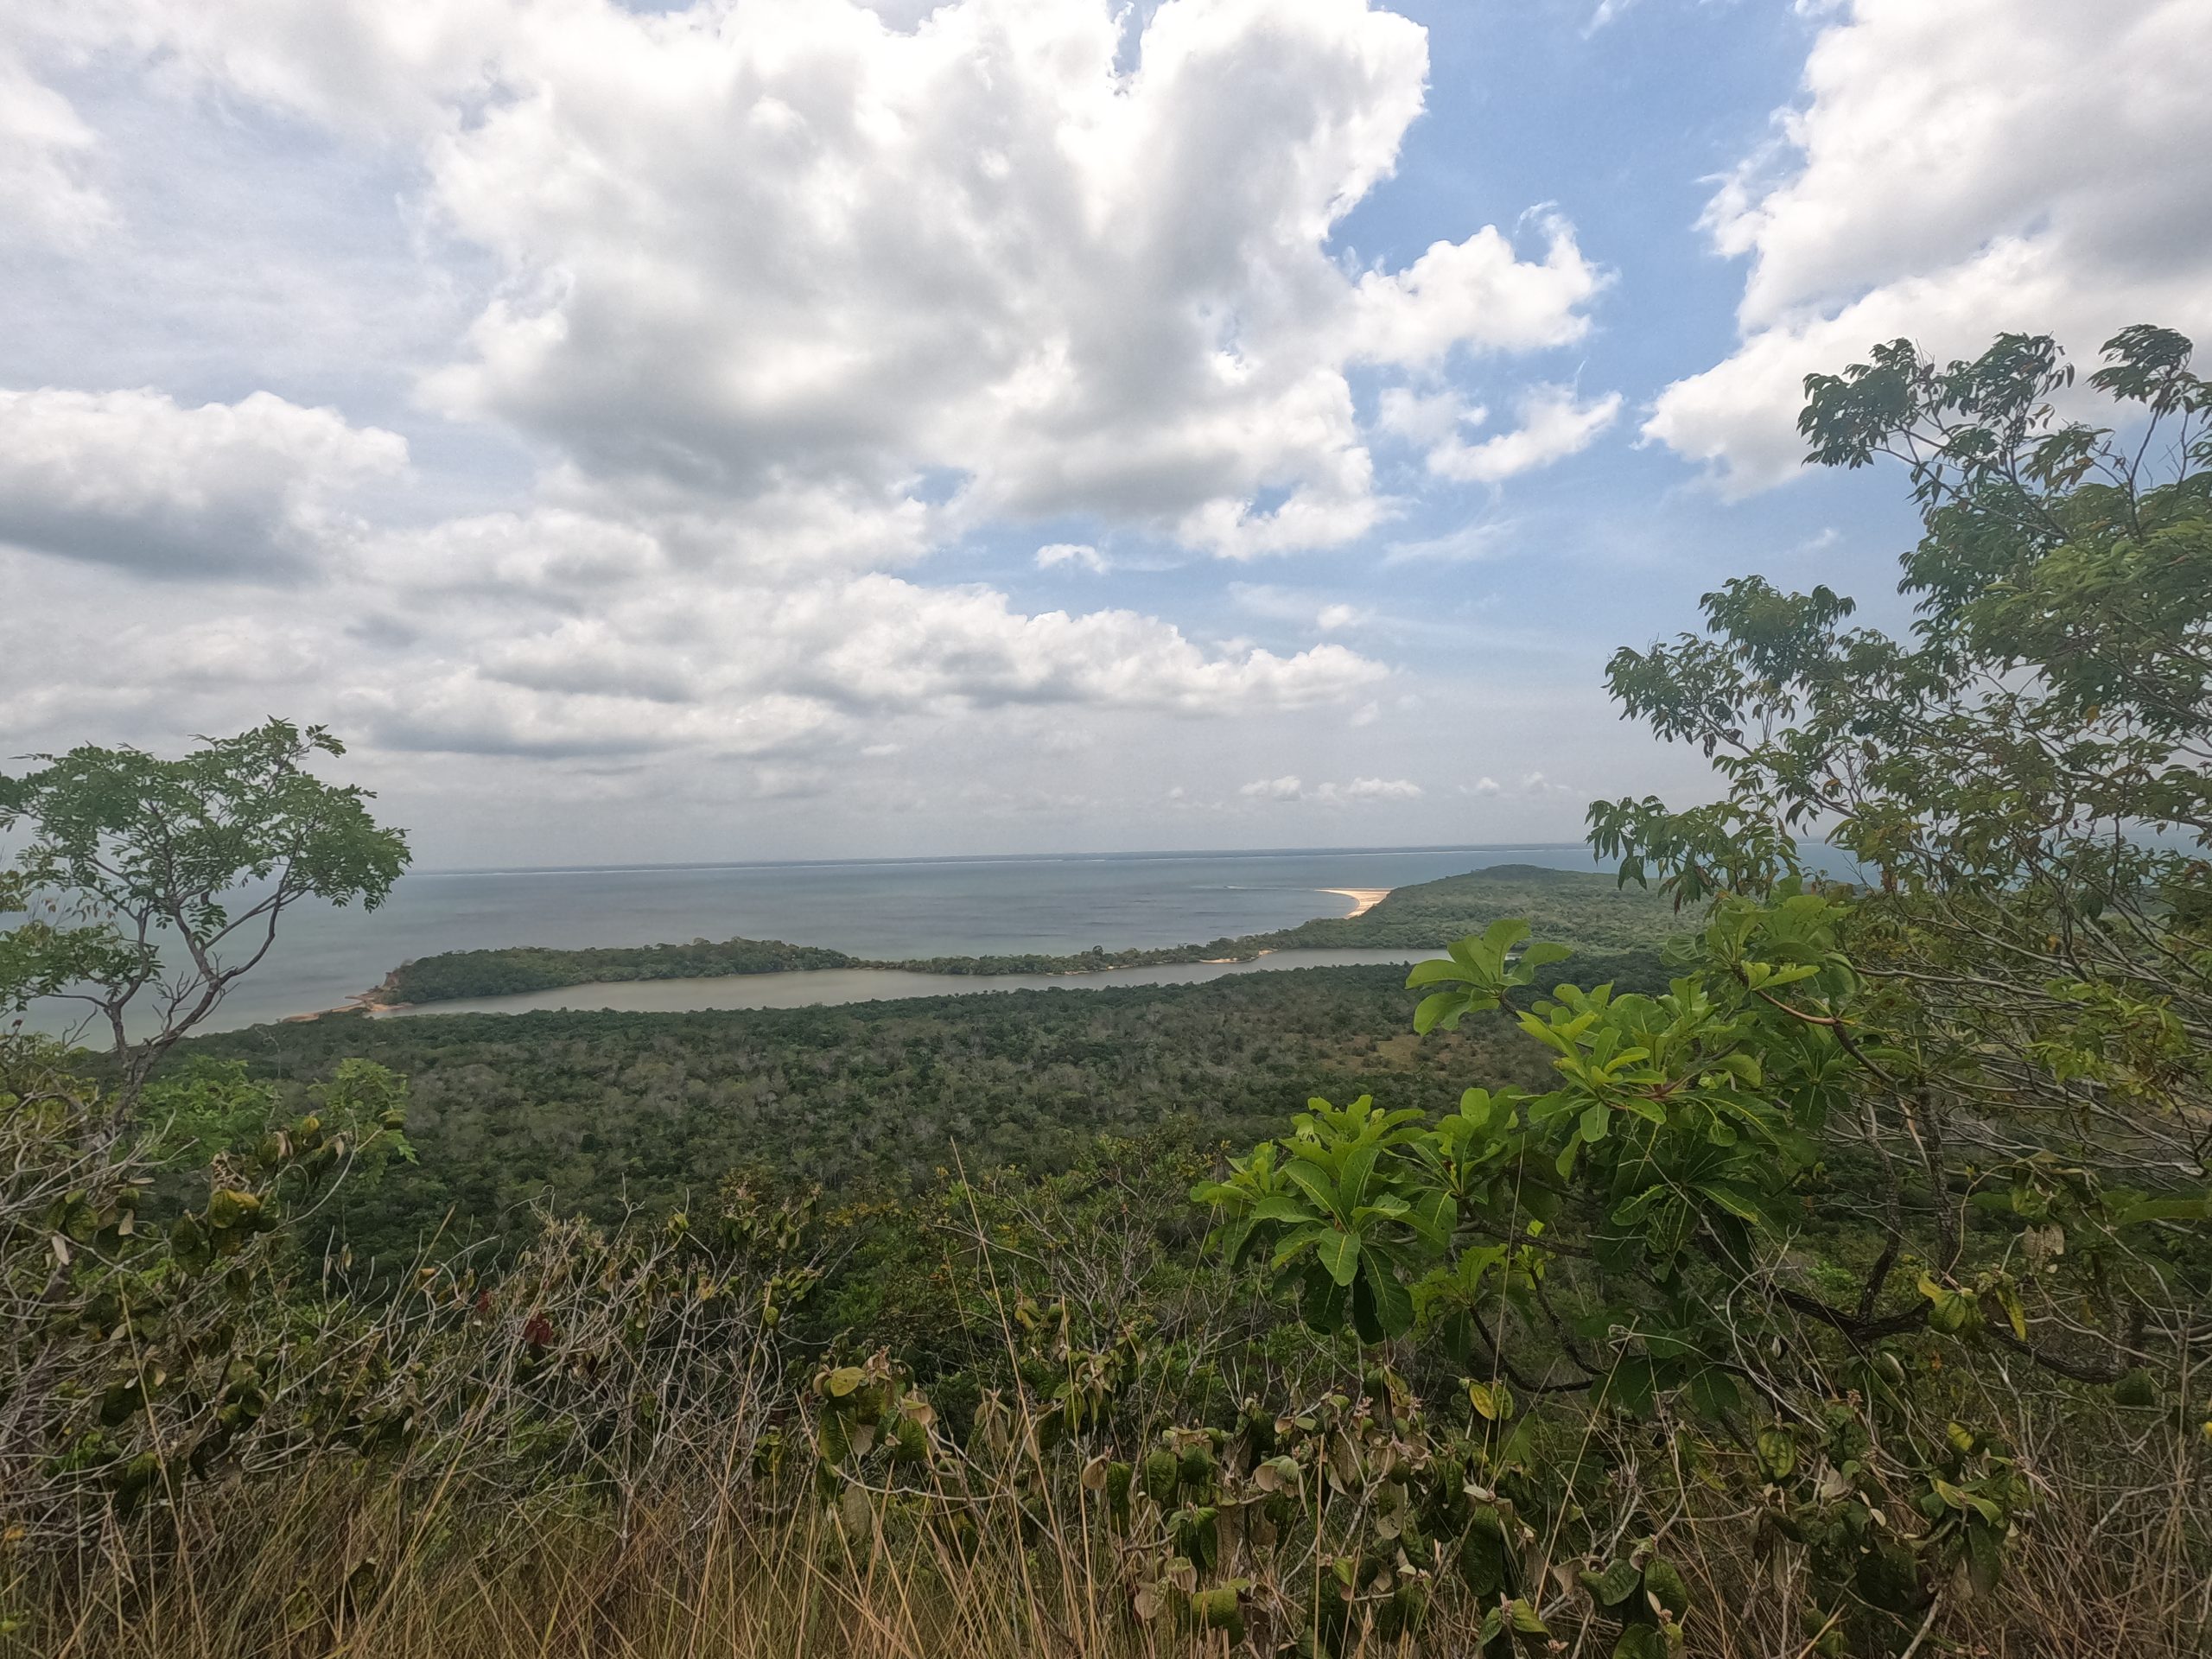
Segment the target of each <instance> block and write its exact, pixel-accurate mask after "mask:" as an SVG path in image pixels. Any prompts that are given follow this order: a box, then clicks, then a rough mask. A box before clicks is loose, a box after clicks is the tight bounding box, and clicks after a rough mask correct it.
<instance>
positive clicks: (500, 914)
mask: <svg viewBox="0 0 2212 1659" xmlns="http://www.w3.org/2000/svg"><path fill="white" fill-rule="evenodd" d="M1516 862H1520V865H1546V868H1555V869H1595V868H1597V865H1595V862H1592V858H1591V849H1588V847H1580V845H1557V842H1555V845H1533V847H1504V845H1491V847H1380V849H1360V847H1354V849H1330V852H1214V854H1115V856H1039V858H893V861H876V862H728V865H637V868H580V869H414V872H410V874H404V876H403V878H400V882H398V887H394V892H391V898H390V900H387V902H385V905H383V907H378V909H374V912H360V909H334V907H329V905H321V902H301V905H296V907H294V909H292V912H288V913H285V925H283V929H281V931H279V940H277V949H274V951H272V953H270V957H268V960H265V963H264V964H261V967H259V969H254V973H250V976H245V978H244V980H238V984H237V987H234V988H232V993H230V998H226V1002H224V1007H221V1011H219V1013H217V1018H214V1020H210V1022H208V1024H206V1027H204V1028H208V1031H230V1028H237V1027H250V1024H265V1022H270V1020H288V1018H294V1015H303V1013H319V1011H325V1008H336V1007H343V1004H345V1002H347V998H354V995H359V993H363V991H370V988H372V987H376V984H380V982H383V978H385V976H387V973H390V971H391V969H396V967H398V964H400V963H407V960H414V957H418V956H434V953H438V951H474V949H500V947H509V944H550V947H557V949H577V947H588V944H664V943H683V940H695V938H710V940H723V938H763V940H783V943H787V944H823V947H829V949H836V951H847V953H849V956H861V957H869V960H878V963H900V960H913V957H929V956H1002V953H1008V956H1011V953H1024V951H1048V953H1073V951H1089V949H1090V947H1093V944H1097V947H1103V949H1109V951H1119V949H1159V947H1168V944H1205V943H1210V940H1217V938H1234V936H1239V933H1268V931H1274V929H1281V927H1296V925H1299V923H1307V920H1312V918H1316V916H1350V913H1351V912H1354V909H1356V900H1351V898H1347V896H1344V893H1340V892H1336V889H1378V887H1407V885H1411V882H1422V880H1435V878H1440V876H1458V874H1465V872H1469V869H1484V868H1489V865H1516ZM1241 967H1252V964H1241ZM1146 971H1153V969H1146ZM1161 971H1164V973H1174V976H1184V973H1192V976H1194V978H1210V976H1212V971H1214V969H1212V967H1210V964H1185V967H1174V969H1161ZM1224 971H1225V969H1224ZM747 978H750V976H747ZM763 978H787V976H763ZM790 978H805V980H810V982H814V984H810V987H805V995H803V998H798V1000H801V1002H807V1000H852V998H842V995H829V987H827V984H825V982H823V976H821V973H807V976H790ZM902 978H907V980H923V982H925V987H927V988H913V991H889V988H885V991H878V993H876V995H933V993H936V991H938V988H951V991H980V988H1013V984H1015V980H1018V978H1020V976H993V978H991V980H988V982H987V984H980V982H976V980H969V978H957V976H902ZM1031 978H1035V976H1031ZM936 980H949V984H947V987H938V984H936ZM880 982H882V980H880V976H878V978H869V980H865V982H862V984H880ZM1039 982H1048V984H1064V980H1062V978H1048V980H1039ZM1113 982H1115V984H1146V980H1137V978H1128V976H1117V978H1113ZM1153 982H1161V980H1153ZM696 987H699V982H671V984H621V987H600V991H604V993H606V995H613V993H615V991H620V993H621V995H624V998H639V1000H635V1002H631V1000H621V1002H604V1004H591V1007H632V1008H688V1007H772V1004H761V1002H688V1000H683V998H690V995H696ZM580 993H582V987H577V988H570V991H562V993H553V995H556V1000H544V1002H533V1004H529V1007H584V1004H582V1002H575V998H577V995H580ZM772 993H774V991H767V988H763V991H761V995H772ZM655 995H666V998H671V1000H666V1002H661V1000H648V998H655ZM791 995H798V991H797V988H794V991H791ZM460 1007H465V1004H458V1002H445V1004H438V1008H440V1011H454V1008H460ZM785 1007H791V1004H785ZM71 1013H75V1011H71V1008H68V1007H67V1004H47V1007H33V1013H31V1024H33V1027H38V1028H47V1031H62V1028H67V1022H68V1015H71Z"/></svg>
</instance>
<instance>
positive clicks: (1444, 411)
mask: <svg viewBox="0 0 2212 1659" xmlns="http://www.w3.org/2000/svg"><path fill="white" fill-rule="evenodd" d="M1620 410H1621V399H1620V394H1619V393H1618V392H1608V393H1606V394H1605V396H1603V397H1596V398H1592V399H1591V400H1589V401H1588V402H1585V401H1583V400H1582V399H1581V398H1580V397H1578V396H1577V395H1576V392H1575V390H1574V388H1573V387H1572V386H1561V385H1540V386H1533V387H1531V388H1529V390H1528V391H1525V392H1523V393H1522V395H1521V397H1519V399H1518V400H1517V402H1516V416H1517V417H1518V419H1519V424H1518V425H1517V426H1516V427H1515V428H1514V429H1512V430H1510V431H1508V432H1500V433H1498V434H1497V435H1495V436H1493V437H1488V438H1484V439H1483V440H1482V441H1481V442H1478V443H1470V442H1468V441H1467V439H1466V436H1465V429H1467V428H1469V427H1479V426H1482V425H1483V424H1484V423H1486V422H1487V421H1488V420H1489V418H1490V411H1489V410H1486V409H1482V408H1468V407H1466V406H1465V405H1464V404H1462V403H1461V402H1460V401H1459V395H1458V394H1457V393H1456V392H1451V391H1441V392H1431V393H1419V392H1414V391H1409V390H1407V389H1405V388H1402V387H1393V388H1391V389H1390V390H1389V391H1387V392H1385V393H1384V394H1383V400H1382V405H1381V410H1380V415H1379V418H1380V419H1381V421H1382V423H1383V425H1384V426H1385V427H1387V428H1389V429H1390V430H1392V431H1394V432H1395V433H1397V434H1399V435H1401V436H1402V437H1404V438H1406V439H1407V440H1408V441H1409V442H1413V443H1415V444H1418V445H1421V447H1423V448H1425V449H1426V450H1427V466H1428V470H1429V471H1430V472H1432V473H1433V474H1436V475H1437V476H1438V477H1440V478H1448V479H1452V480H1457V481H1459V482H1460V483H1476V484H1499V483H1503V481H1504V480H1507V479H1509V478H1511V477H1514V476H1515V475H1516V474H1521V473H1527V472H1533V471H1535V470H1536V469H1537V468H1538V467H1548V466H1551V465H1552V464H1553V463H1554V462H1555V461H1564V460H1565V459H1567V456H1569V455H1573V454H1580V453H1581V452H1582V451H1583V450H1585V449H1586V448H1589V447H1590V445H1591V444H1592V442H1595V441H1596V439H1597V437H1598V435H1599V433H1601V432H1603V431H1604V430H1605V429H1606V428H1607V427H1609V426H1611V424H1612V423H1613V422H1614V420H1615V419H1616V418H1618V416H1619V414H1620Z"/></svg>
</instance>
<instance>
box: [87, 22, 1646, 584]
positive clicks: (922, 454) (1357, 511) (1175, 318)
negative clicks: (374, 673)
mask: <svg viewBox="0 0 2212 1659" xmlns="http://www.w3.org/2000/svg"><path fill="white" fill-rule="evenodd" d="M1126 26H1128V19H1126V18H1125V17H1124V16H1123V15H1122V10H1121V9H1120V8H1119V7H1117V6H1115V5H1112V4H1109V3H1107V0H951V3H947V4H944V5H941V6H938V7H937V8H935V9H934V10H931V11H929V12H928V14H927V15H926V16H922V17H921V18H919V19H918V21H916V22H914V23H913V25H912V27H911V28H906V29H902V28H898V27H894V26H892V25H891V24H889V23H887V22H886V21H885V20H884V19H883V18H882V17H881V16H879V15H878V14H877V13H876V12H875V11H874V10H871V9H870V8H868V7H867V6H864V5H861V4H858V3H855V0H747V3H742V4H728V5H714V6H708V5H701V6H695V7H691V8H689V9H687V10H682V11H677V12H673V13H667V14H652V13H645V12H641V11H633V10H627V9H625V8H623V7H621V6H619V5H616V4H614V3H612V0H373V3H372V0H329V3H327V4H325V5H321V6H318V7H316V8H315V9H314V11H313V16H312V17H309V16H308V15H307V14H296V13H294V12H292V11H290V10H288V9H286V8H282V7H270V6H268V5H264V4H247V3H245V0H232V3H223V4H213V5H207V6H191V7H185V6H178V5H174V4H168V3H162V0H95V3H88V4H87V6H86V8H85V9H84V11H83V14H82V15H81V16H79V18H78V19H77V21H75V22H73V23H72V24H70V25H69V26H68V29H67V32H68V33H69V35H70V37H71V38H72V39H73V40H76V41H79V42H80V43H93V44H113V43H115V42H116V41H126V42H128V43H129V44H130V45H131V46H132V47H134V48H137V50H139V51H141V52H144V53H147V54H156V55H157V56H158V57H159V59H160V60H161V61H162V64H163V65H164V69H163V73H165V74H166V75H167V76H168V78H169V79H171V80H172V81H178V80H181V81H183V82H185V83H187V84H189V83H191V82H193V81H194V80H198V81H201V82H205V83H209V84H212V85H214V86H219V87H220V88H222V89H223V90H225V91H226V92H230V93H233V94H238V95H244V96H245V97H247V98H250V99H259V100H262V101H264V102H266V103H270V104H274V105H278V106H280V107H282V108H283V109H285V110H287V111H290V112H292V113H294V114H296V115H297V116H300V117H303V118H307V119H309V120H312V121H318V122H321V123H322V124H326V125H327V126H329V127H331V128H332V129H334V130H338V131H340V132H345V133H357V134H358V133H370V134H375V135H378V136H381V137H384V138H385V139H387V140H389V141H391V142H395V143H400V144H403V145H410V146H413V147H415V148H416V150H417V153H418V154H419V156H420V157H421V161H422V163H423V167H424V168H426V169H427V179H428V203H427V206H428V207H429V210H430V213H431V216H432V219H433V221H434V222H435V224H436V225H437V226H438V227H439V228H440V229H442V231H444V232H447V233H448V234H449V235H451V236H452V237H454V238H458V239H459V240H460V241H461V242H462V243H465V244H467V245H474V247H475V248H477V249H479V250H480V251H482V253H483V254H484V255H485V256H486V257H488V258H489V259H490V260H491V261H492V262H493V267H494V269H495V270H496V271H497V273H498V277H499V280H498V283H497V288H496V290H495V292H494V293H493V296H492V298H491V299H490V301H489V302H488V303H487V304H486V305H485V306H484V307H483V308H482V309H481V310H480V313H479V314H478V315H477V316H476V318H475V320H474V325H473V327H471V328H470V329H469V331H468V335H467V343H466V347H465V349H464V350H462V351H461V352H460V353H457V354H455V355H454V357H453V359H451V360H450V361H449V362H448V363H447V364H446V365H444V366H443V367H442V369H440V370H439V371H438V372H435V373H434V374H432V375H431V376H430V377H429V380H428V382H427V385H426V391H427V394H428V396H429V397H430V398H431V399H432V400H433V401H434V402H435V404H437V405H438V406H439V407H441V408H442V409H444V410H448V411H449V412H451V413H453V414H454V415H457V416H466V417H472V418H487V419H492V420H496V421H499V422H502V423H506V424H508V425H510V426H512V427H513V428H515V429H519V430H521V431H524V432H525V433H528V434H530V435H532V436H534V437H536V438H537V439H540V440H543V441H548V442H551V443H552V444H554V445H556V446H557V448H559V450H560V451H561V452H562V453H563V454H566V455H567V456H568V457H569V459H570V460H571V461H573V463H574V464H575V467H577V468H578V469H580V472H581V473H582V475H584V476H586V477H588V478H590V479H594V480H601V481H602V482H614V483H620V484H622V485H625V486H631V487H637V486H648V487H651V488H653V489H656V490H676V491H679V492H689V493H693V494H695V495H696V496H699V497H701V498H703V499H709V500H713V501H718V502H727V501H731V500H740V501H742V500H748V499H753V498H756V497H758V496H760V495H761V494H763V493H768V492H772V491H791V490H794V489H804V488H809V487H815V488H829V487H834V488H836V489H838V490H841V491H843V492H846V493H849V495H850V496H851V497H852V498H853V499H855V500H856V501H860V502H864V503H866V504H868V505H870V506H871V507H872V508H873V509H874V510H876V511H880V512H896V511H899V509H900V507H901V506H902V505H904V504H906V503H907V502H909V501H910V500H912V499H914V498H913V497H912V494H911V492H912V491H913V490H914V489H915V488H916V484H915V480H916V479H917V478H918V476H921V475H925V474H926V475H929V476H931V477H935V478H937V479H939V480H950V483H951V484H952V485H953V486H955V491H956V493H955V494H954V497H953V500H954V503H955V504H956V505H957V509H958V514H959V515H963V516H964V518H965V519H966V521H968V522H973V521H974V520H976V518H982V517H993V516H997V517H1012V518H1046V517H1050V516H1054V515H1065V514H1069V513H1093V514H1098V515H1103V516H1104V517H1107V518H1112V519H1116V520H1121V521H1129V522H1135V523H1139V524H1144V525H1146V526H1147V527H1149V528H1152V529H1154V530H1156V531H1160V532H1163V533H1166V534H1169V535H1172V536H1173V537H1177V538H1178V539H1179V540H1181V541H1182V542H1184V543H1185V544H1187V545H1189V546H1192V547H1194V548H1198V549H1202V550H1208V551H1211V552H1214V553H1217V554H1221V555H1224V556H1231V557H1249V556H1257V555H1262V554H1267V553H1272V552H1280V551H1288V550H1297V549H1302V548H1313V547H1325V546H1331V545H1336V544H1338V543H1344V542H1346V541H1349V540H1351V539H1353V538H1355V537H1359V536H1361V535H1363V534H1364V533H1365V532H1366V531H1368V530H1370V529H1371V528H1372V527H1373V526H1374V525H1375V524H1377V523H1379V522H1381V520H1382V519H1383V518H1384V517H1385V516H1386V514H1387V512H1388V511H1389V504H1388V503H1386V502H1384V501H1383V500H1382V499H1378V497H1377V495H1376V490H1375V487H1374V475H1373V467H1372V465H1371V462H1370V459H1369V455H1368V451H1367V443H1366V434H1365V433H1364V432H1363V429H1362V428H1361V425H1360V423H1359V422H1358V420H1357V416H1356V414H1355V411H1354V409H1353V405H1352V399H1351V391H1350V386H1349V383H1348V380H1347V373H1348V371H1349V370H1350V369H1351V367H1352V366H1353V365H1358V364H1383V365H1427V364H1433V363H1434V362H1436V361H1438V360H1440V359H1442V358H1444V357H1445V356H1446V355H1448V354H1449V353H1452V352H1453V351H1454V350H1455V349H1465V350H1470V351H1474V352H1481V353H1490V352H1509V353H1511V352H1526V351H1532V350H1539V349H1542V348H1546V347H1550V346H1558V345H1560V344H1563V343H1565V342H1567V341H1571V340H1575V339H1577V338H1579V337H1580V335H1581V334H1583V333H1584V332H1585V331H1586V329H1587V327H1588V315H1587V308H1588V306H1589V304H1590V302H1592V300H1593V298H1594V297H1595V296H1597V295H1598V294H1599V292H1600V290H1601V289H1603V287H1604V285H1605V277H1604V275H1603V273H1601V272H1600V271H1599V270H1598V269H1597V268H1596V267H1595V266H1593V265H1592V264H1591V263H1590V261H1589V260H1588V259H1587V258H1586V257H1585V256H1584V255H1583V254H1582V252H1581V251H1580V248H1579V247H1578V245H1577V244H1576V240H1575V237H1574V233H1573V229H1572V227H1571V226H1568V225H1567V223H1566V222H1565V220H1563V219H1560V218H1559V217H1557V216H1556V215H1555V214H1548V213H1547V214H1544V215H1540V216H1539V217H1538V219H1536V220H1535V223H1534V224H1533V225H1532V226H1531V228H1530V232H1529V233H1530V237H1531V238H1532V239H1534V240H1535V241H1536V242H1537V244H1538V245H1537V246H1536V247H1535V249H1534V250H1533V251H1531V252H1530V253H1529V254H1528V255H1526V256H1524V255H1523V254H1522V252H1521V251H1518V250H1516V246H1515V245H1514V238H1511V237H1509V236H1508V235H1507V234H1506V233H1505V232H1501V231H1500V230H1499V229H1498V228H1497V227H1496V226H1477V227H1473V228H1471V230H1470V232H1468V233H1467V234H1466V235H1465V236H1464V237H1463V238H1460V239H1458V240H1452V239H1448V238H1447V239H1444V240H1440V241H1438V242H1437V243H1436V244H1435V245H1433V246H1431V247H1430V248H1429V249H1428V250H1427V251H1426V252H1424V253H1423V254H1421V256H1420V257H1418V258H1416V259H1414V261H1413V262H1412V263H1411V264H1408V265H1406V266H1405V267H1403V268H1402V269H1397V270H1390V269H1382V268H1376V269H1368V270H1346V269H1345V268H1344V264H1342V263H1341V261H1340V259H1339V257H1338V255H1337V254H1336V253H1335V252H1334V251H1332V248H1331V247H1330V245H1329V243H1330V238H1331V237H1332V233H1333V232H1334V229H1335V227H1336V226H1337V225H1338V222H1339V221H1340V220H1341V219H1342V218H1343V217H1344V214H1345V213H1347V212H1349V211H1350V210H1351V208H1352V207H1354V206H1355V205H1356V204H1357V203H1358V202H1359V201H1360V200H1362V199H1363V197H1365V196H1366V195H1367V194H1369V193H1370V191H1371V190H1372V189H1373V188H1374V187H1375V186H1376V184H1377V183H1378V182H1379V181H1382V180H1383V179H1384V178H1386V177H1388V176H1389V174H1390V172H1391V171H1392V169H1393V168H1394V167H1395V164H1396V162H1397V157H1398V151H1399V146H1400V143H1401V142H1402V139H1403V137H1404V135H1405V132H1406V130H1407V128H1408V126H1409V125H1410V124H1411V123H1412V122H1413V121H1414V118H1415V117H1416V116H1417V115H1418V114H1419V113H1420V112H1421V107H1422V102H1423V89H1424V82H1425V79H1426V76H1427V41H1426V37H1425V35H1424V33H1423V31H1422V30H1421V29H1420V28H1419V27H1418V26H1417V25H1415V24H1414V23H1413V22H1410V21H1408V19H1406V18H1404V17H1402V16H1398V15H1396V14H1395V13H1393V12H1390V11H1388V10H1378V9H1375V8H1373V7H1370V5H1369V4H1368V3H1366V0H1304V3H1301V4H1299V5H1295V6H1282V5H1280V4H1276V3H1272V0H1168V3H1165V4H1162V5H1160V6H1159V7H1158V8H1157V9H1156V10H1153V11H1152V12H1151V13H1150V15H1149V16H1147V17H1146V18H1145V19H1144V20H1143V22H1142V26H1141V34H1140V35H1138V37H1137V38H1136V40H1135V43H1134V48H1133V50H1130V51H1128V53H1127V54H1125V48H1124V41H1123V34H1124V29H1125V27H1126ZM55 27H60V25H55Z"/></svg>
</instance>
